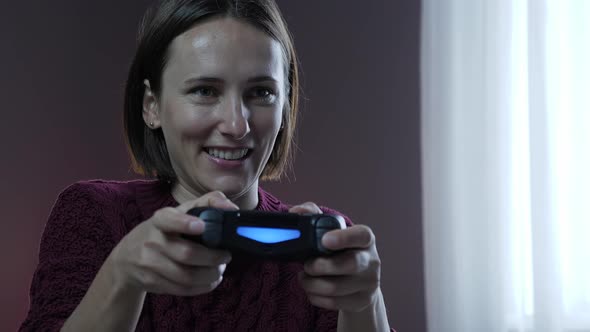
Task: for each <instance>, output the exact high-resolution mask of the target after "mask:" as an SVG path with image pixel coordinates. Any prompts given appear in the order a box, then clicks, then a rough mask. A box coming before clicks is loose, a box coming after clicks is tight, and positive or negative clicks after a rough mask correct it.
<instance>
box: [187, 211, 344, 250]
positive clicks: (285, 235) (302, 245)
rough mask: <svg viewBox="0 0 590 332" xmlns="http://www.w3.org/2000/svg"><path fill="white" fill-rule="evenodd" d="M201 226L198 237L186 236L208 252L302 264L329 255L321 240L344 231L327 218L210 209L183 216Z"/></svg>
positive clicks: (338, 219) (337, 221)
mask: <svg viewBox="0 0 590 332" xmlns="http://www.w3.org/2000/svg"><path fill="white" fill-rule="evenodd" d="M187 213H188V214H190V215H193V216H196V217H199V218H200V219H201V220H203V221H204V222H205V231H204V232H203V234H201V235H199V236H187V238H189V239H191V240H194V241H197V242H199V243H201V244H203V245H204V246H206V247H208V248H215V249H226V250H229V251H231V252H242V253H248V254H252V255H255V256H262V257H265V258H271V259H272V258H276V259H283V260H300V261H301V260H305V259H308V258H311V257H317V256H324V255H330V254H332V253H333V251H331V250H329V249H326V248H325V247H324V246H323V245H322V241H321V240H322V236H323V235H324V234H325V233H327V232H329V231H331V230H336V229H344V228H346V223H345V222H344V218H343V217H341V216H338V215H330V214H296V213H279V212H263V211H228V210H220V209H215V208H210V207H205V208H202V207H199V208H193V209H191V210H189V211H188V212H187Z"/></svg>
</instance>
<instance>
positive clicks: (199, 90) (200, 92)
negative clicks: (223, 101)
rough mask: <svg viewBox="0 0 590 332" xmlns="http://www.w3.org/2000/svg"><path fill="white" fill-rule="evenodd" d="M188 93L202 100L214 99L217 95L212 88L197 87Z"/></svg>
mask: <svg viewBox="0 0 590 332" xmlns="http://www.w3.org/2000/svg"><path fill="white" fill-rule="evenodd" d="M189 93H190V94H192V95H196V96H198V97H204V98H212V97H216V96H217V95H218V94H219V93H218V92H217V90H216V89H215V88H214V87H212V86H198V87H195V88H193V89H191V90H189Z"/></svg>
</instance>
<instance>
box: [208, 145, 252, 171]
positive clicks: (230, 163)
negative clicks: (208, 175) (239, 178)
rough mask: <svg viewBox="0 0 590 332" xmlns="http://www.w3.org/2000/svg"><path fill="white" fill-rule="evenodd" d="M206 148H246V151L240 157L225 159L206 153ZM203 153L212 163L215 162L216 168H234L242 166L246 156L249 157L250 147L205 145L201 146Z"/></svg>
mask: <svg viewBox="0 0 590 332" xmlns="http://www.w3.org/2000/svg"><path fill="white" fill-rule="evenodd" d="M207 149H219V150H235V149H248V153H246V155H245V156H244V158H242V159H238V160H226V159H221V158H216V157H213V156H212V155H210V154H209V153H207V151H206V150H207ZM203 153H204V154H205V155H206V157H207V159H209V160H210V161H211V162H212V163H213V164H215V165H216V166H217V167H218V168H221V169H236V168H239V167H241V166H243V165H244V164H245V163H246V161H247V160H248V158H250V154H251V153H252V148H248V147H227V146H207V147H205V148H203Z"/></svg>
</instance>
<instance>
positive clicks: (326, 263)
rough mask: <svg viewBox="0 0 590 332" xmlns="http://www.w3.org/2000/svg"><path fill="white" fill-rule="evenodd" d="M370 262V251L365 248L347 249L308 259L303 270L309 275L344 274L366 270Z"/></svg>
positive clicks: (353, 273)
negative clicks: (330, 254)
mask: <svg viewBox="0 0 590 332" xmlns="http://www.w3.org/2000/svg"><path fill="white" fill-rule="evenodd" d="M370 263H371V253H370V252H368V251H366V250H347V251H345V252H342V253H337V254H334V255H332V256H328V257H318V258H314V259H311V260H308V261H307V262H305V264H304V265H303V270H304V271H305V273H306V274H307V275H309V276H344V275H355V274H360V273H363V272H364V271H367V270H368V269H369V267H370Z"/></svg>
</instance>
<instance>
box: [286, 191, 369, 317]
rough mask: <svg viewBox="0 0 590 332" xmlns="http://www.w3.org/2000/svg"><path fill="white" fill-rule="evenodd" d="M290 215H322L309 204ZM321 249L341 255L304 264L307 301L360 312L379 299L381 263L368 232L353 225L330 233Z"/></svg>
mask: <svg viewBox="0 0 590 332" xmlns="http://www.w3.org/2000/svg"><path fill="white" fill-rule="evenodd" d="M289 212H293V213H313V214H318V213H322V211H321V210H320V208H319V207H318V206H317V205H316V204H314V203H310V202H308V203H304V204H301V205H298V206H294V207H292V208H291V209H289ZM322 245H323V246H324V247H326V248H327V249H331V250H342V252H340V253H336V254H334V255H331V256H326V257H318V258H314V259H310V260H308V261H307V262H305V264H304V266H303V269H304V272H303V273H301V275H300V280H301V285H302V287H303V289H304V290H305V292H306V293H307V295H308V298H309V301H310V302H311V303H312V304H313V305H315V306H318V307H322V308H325V309H330V310H341V311H344V312H360V311H362V310H364V309H365V308H367V307H369V306H370V305H371V304H374V303H375V302H376V300H377V297H378V295H380V288H379V281H380V276H381V260H380V259H379V255H378V254H377V249H376V247H375V236H374V234H373V232H372V231H371V229H370V228H369V227H367V226H364V225H355V226H352V227H349V228H347V229H343V230H334V231H330V232H328V233H326V234H325V235H324V236H323V238H322Z"/></svg>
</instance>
